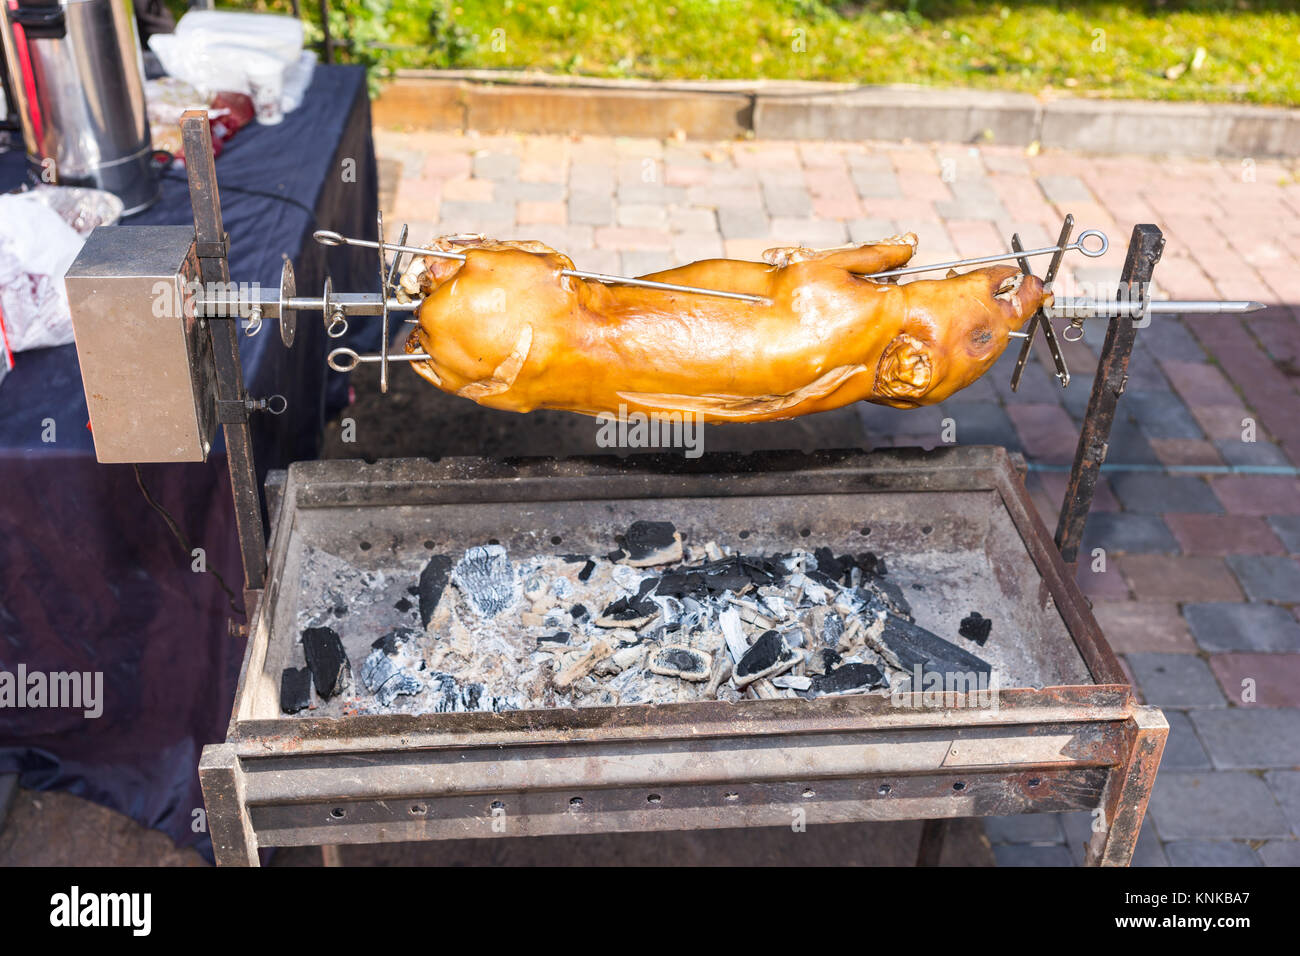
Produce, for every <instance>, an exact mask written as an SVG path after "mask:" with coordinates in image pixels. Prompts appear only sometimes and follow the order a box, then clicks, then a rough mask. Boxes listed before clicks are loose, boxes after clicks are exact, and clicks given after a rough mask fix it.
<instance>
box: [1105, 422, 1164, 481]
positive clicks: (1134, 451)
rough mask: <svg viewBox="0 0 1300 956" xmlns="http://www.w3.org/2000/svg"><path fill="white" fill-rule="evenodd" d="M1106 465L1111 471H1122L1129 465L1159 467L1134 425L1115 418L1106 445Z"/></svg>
mask: <svg viewBox="0 0 1300 956" xmlns="http://www.w3.org/2000/svg"><path fill="white" fill-rule="evenodd" d="M1106 463H1107V464H1108V465H1110V467H1111V469H1122V468H1124V467H1125V466H1131V465H1142V466H1146V465H1159V464H1160V459H1159V458H1158V457H1157V456H1156V453H1155V449H1154V448H1152V447H1151V443H1150V442H1149V441H1147V437H1146V436H1145V435H1144V434H1142V430H1141V429H1140V428H1138V426H1137V425H1136V424H1134V423H1133V422H1131V421H1129V420H1128V419H1118V418H1117V419H1116V421H1115V423H1114V424H1113V425H1111V428H1110V439H1109V440H1108V441H1107V443H1106Z"/></svg>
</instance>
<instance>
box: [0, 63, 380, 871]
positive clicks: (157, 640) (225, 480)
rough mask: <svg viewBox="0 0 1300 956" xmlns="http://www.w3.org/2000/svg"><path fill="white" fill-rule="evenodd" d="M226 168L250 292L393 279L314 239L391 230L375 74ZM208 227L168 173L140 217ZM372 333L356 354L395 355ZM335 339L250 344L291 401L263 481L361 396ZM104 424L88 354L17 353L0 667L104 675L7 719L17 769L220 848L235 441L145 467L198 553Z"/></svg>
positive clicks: (244, 140)
mask: <svg viewBox="0 0 1300 956" xmlns="http://www.w3.org/2000/svg"><path fill="white" fill-rule="evenodd" d="M14 160H15V157H14V156H13V155H12V154H11V155H9V156H6V157H5V159H4V161H0V189H7V188H13V187H14V186H16V185H18V177H20V176H21V169H22V166H21V163H20V162H15V161H14ZM217 175H218V180H219V183H220V188H221V197H222V211H223V215H224V218H225V225H226V229H227V231H228V233H229V235H230V240H231V251H230V266H231V276H232V278H233V279H234V280H235V281H239V282H257V283H260V284H261V285H262V286H263V287H265V288H271V289H274V288H278V286H279V275H280V268H281V258H280V255H281V253H285V254H287V255H288V256H289V257H290V258H291V259H292V260H293V265H294V271H295V273H296V275H297V279H298V289H299V291H300V294H307V295H316V294H319V289H320V287H321V285H322V283H323V282H324V279H325V276H326V274H327V273H328V274H329V275H331V276H332V277H333V280H334V284H335V288H338V289H343V290H349V291H368V290H371V289H373V288H376V287H377V285H378V282H377V279H376V264H375V261H374V256H373V253H369V252H367V251H366V250H358V249H348V248H346V247H340V248H332V249H329V248H326V247H323V246H320V245H318V244H316V243H315V242H312V241H311V238H310V237H311V232H312V230H314V229H317V228H329V229H333V230H336V231H338V232H341V233H343V234H344V235H353V236H363V237H368V238H374V235H375V216H376V211H377V207H378V176H377V167H376V162H375V155H374V144H373V141H372V138H371V132H370V104H369V100H368V97H367V93H366V79H365V72H364V70H363V69H362V68H360V67H348V66H322V67H318V68H317V70H316V74H315V76H314V78H313V82H312V85H311V88H310V89H309V90H308V92H307V95H306V97H305V99H304V101H303V104H302V106H301V107H300V108H299V109H298V110H296V111H294V112H293V113H291V114H289V115H288V116H286V117H285V121H284V122H283V123H282V124H280V125H278V126H271V127H264V126H252V127H248V128H246V129H244V130H241V131H240V132H239V133H238V134H237V135H236V136H235V137H234V138H233V139H232V140H231V141H230V142H229V143H227V147H226V150H225V152H224V153H223V154H222V155H221V157H220V158H219V159H218V160H217ZM190 221H191V214H190V205H189V195H188V190H187V186H186V183H185V178H184V173H183V171H182V172H169V173H167V174H166V176H165V177H164V181H163V189H162V199H161V201H160V202H159V203H158V204H157V205H155V206H154V207H152V208H151V209H148V210H146V211H145V212H143V213H141V214H140V215H138V216H135V217H132V218H131V219H130V220H128V221H127V223H128V224H141V225H146V224H182V223H189V222H190ZM354 325H355V323H354ZM369 325H370V326H371V327H370V328H367V329H354V332H353V333H352V335H351V341H350V342H349V344H351V345H352V346H353V347H355V348H358V349H362V348H366V349H370V350H373V349H374V348H377V347H378V338H377V329H375V328H374V327H373V326H374V323H370V324H369ZM327 341H331V342H332V340H327V339H326V337H325V335H324V328H323V324H322V323H321V321H320V320H319V317H316V318H313V317H312V316H309V315H307V314H303V315H301V316H300V317H299V323H298V332H297V339H296V341H295V343H294V347H293V349H286V348H285V347H284V346H283V345H282V344H281V342H280V340H279V336H278V333H277V330H276V328H275V324H274V323H273V322H268V323H266V325H265V326H264V328H263V331H262V333H261V334H260V335H258V336H257V337H255V338H243V339H242V341H241V347H242V357H243V364H244V377H245V382H246V385H247V388H248V392H249V394H250V395H252V396H254V397H263V396H268V395H271V394H274V393H278V394H282V395H284V396H286V398H287V399H288V403H289V409H288V411H287V412H286V413H285V414H284V415H282V416H279V417H273V416H270V415H265V414H263V415H259V416H256V422H255V430H254V445H255V450H256V456H257V462H258V465H259V468H260V469H261V470H262V472H263V473H264V472H265V470H266V469H268V468H273V467H282V466H284V465H285V464H287V463H288V462H290V461H295V460H302V459H309V458H313V457H315V455H316V452H317V447H318V441H319V436H320V432H321V428H322V426H323V424H324V422H325V420H326V419H327V417H328V416H329V415H331V414H333V413H335V412H336V411H337V410H338V409H339V408H341V407H342V406H343V405H344V404H345V402H346V398H347V377H346V376H344V375H340V374H338V373H334V372H330V371H329V370H328V369H327V368H326V366H325V363H324V355H325V353H326V352H327V351H328V347H329V346H327V344H326V343H327ZM332 344H337V343H332ZM87 420H88V416H87V412H86V403H85V396H84V394H83V392H82V386H81V379H80V372H79V367H78V364H77V356H76V351H75V347H74V346H72V345H67V346H61V347H58V348H51V349H41V350H37V351H32V352H24V353H20V354H19V355H18V356H17V365H16V367H15V368H14V370H13V371H12V372H11V373H10V374H9V376H8V377H7V378H6V379H5V380H4V381H3V383H0V671H7V672H9V673H10V674H15V675H16V674H18V672H19V668H24V669H25V671H26V672H27V673H28V674H33V673H37V672H39V673H41V674H45V675H51V674H54V673H76V674H89V675H90V678H89V683H87V684H85V685H83V686H85V687H87V689H88V690H89V692H90V696H91V697H97V702H96V703H95V705H94V706H91V707H89V708H87V707H86V706H84V704H85V702H82V704H83V705H82V706H78V707H67V706H65V707H48V706H40V707H37V706H27V707H21V708H5V709H0V773H13V772H18V773H20V774H21V777H20V782H21V784H22V785H23V786H25V787H30V788H35V789H62V790H68V791H70V792H72V793H75V794H77V795H78V796H81V797H84V798H86V799H90V800H94V801H95V802H98V803H101V804H104V805H105V806H108V807H111V808H113V809H115V810H118V811H120V812H122V813H125V814H127V815H128V816H130V817H132V818H134V819H135V820H137V821H138V822H140V823H141V824H144V825H145V826H149V827H154V828H156V829H160V830H163V831H164V832H166V833H168V834H169V835H170V836H172V838H173V839H175V840H176V841H177V842H178V843H181V844H192V845H195V846H196V847H197V848H198V849H199V850H200V851H201V852H204V853H205V854H207V855H209V856H210V855H211V843H210V840H209V839H208V836H207V833H206V825H205V819H204V815H203V810H202V808H203V802H202V797H201V794H200V791H199V782H198V776H197V772H196V768H197V765H198V759H199V751H200V749H201V748H202V746H203V745H204V744H205V743H208V742H212V741H218V740H222V739H223V738H224V735H225V727H226V723H227V721H228V719H229V717H230V702H231V700H232V698H233V695H234V690H235V686H236V682H237V679H238V670H239V662H240V660H241V657H242V654H243V641H242V640H240V639H236V638H233V637H231V636H230V634H229V633H228V630H227V622H228V619H229V618H230V617H231V616H232V612H231V604H230V601H229V599H228V598H227V595H226V593H225V592H224V591H223V589H222V587H221V586H220V584H219V582H218V581H217V580H216V578H215V577H214V576H213V574H210V573H207V574H204V573H196V572H195V571H194V570H192V561H193V558H192V557H191V552H190V550H189V549H190V548H203V549H204V552H205V555H204V557H205V560H206V563H207V566H208V567H209V568H212V569H215V570H216V571H217V572H218V573H220V575H221V576H222V577H223V578H224V580H225V582H226V583H227V584H228V585H229V587H230V589H231V590H232V591H233V592H234V593H235V595H236V597H235V602H236V603H238V602H239V601H240V598H239V597H238V595H239V594H240V590H241V585H242V570H241V567H240V562H239V551H238V547H237V544H236V537H235V526H234V515H233V510H232V505H231V498H230V487H229V475H228V472H227V469H226V463H225V455H224V450H223V446H222V445H220V444H218V446H217V447H216V449H214V452H213V455H212V456H211V458H210V460H209V461H208V462H207V463H206V464H193V465H175V464H168V465H145V466H141V469H140V472H141V475H142V477H143V480H144V483H145V485H146V487H147V488H148V489H149V491H150V493H151V494H152V495H153V496H154V497H155V498H156V499H157V501H158V502H159V503H160V504H161V505H162V506H163V507H164V508H165V509H166V510H167V511H168V512H170V514H171V515H172V516H174V518H175V520H176V522H177V524H178V526H179V528H180V529H181V531H182V533H183V536H184V537H185V538H186V539H187V542H186V543H187V544H188V545H189V548H183V547H182V545H181V543H180V542H178V540H177V539H176V538H175V537H174V536H173V534H172V532H171V531H170V530H169V528H168V526H167V524H166V523H165V521H164V520H163V518H162V517H161V516H160V515H159V514H158V513H157V512H156V511H154V510H152V509H151V507H150V506H149V505H148V504H147V503H146V501H145V498H144V496H143V495H142V494H141V490H140V489H139V488H138V487H137V483H136V476H135V472H134V471H133V469H132V467H131V466H129V465H100V464H98V463H97V462H96V460H95V455H94V447H93V443H92V439H91V435H90V432H89V431H88V429H87V427H86V423H87ZM50 439H53V440H50ZM237 619H238V620H241V621H242V618H237ZM96 687H101V688H102V691H101V693H100V694H99V695H96V694H95V688H96ZM95 711H99V714H98V716H91V715H93V714H94V712H95Z"/></svg>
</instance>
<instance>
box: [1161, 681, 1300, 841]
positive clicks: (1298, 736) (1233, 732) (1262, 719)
mask: <svg viewBox="0 0 1300 956" xmlns="http://www.w3.org/2000/svg"><path fill="white" fill-rule="evenodd" d="M1191 718H1192V723H1193V725H1195V727H1196V734H1197V736H1198V737H1200V738H1201V743H1202V744H1204V745H1205V749H1206V751H1207V752H1208V753H1209V755H1210V760H1211V761H1212V762H1213V763H1214V766H1216V767H1218V768H1219V769H1222V770H1255V769H1261V770H1263V769H1272V768H1279V769H1289V768H1291V767H1297V766H1300V710H1290V709H1286V708H1264V707H1232V708H1229V709H1227V710H1194V711H1192V712H1191ZM1161 832H1162V833H1163V832H1164V831H1163V830H1161Z"/></svg>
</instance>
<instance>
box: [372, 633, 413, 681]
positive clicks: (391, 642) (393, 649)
mask: <svg viewBox="0 0 1300 956" xmlns="http://www.w3.org/2000/svg"><path fill="white" fill-rule="evenodd" d="M419 634H420V632H419V631H417V630H416V629H415V628H413V627H395V628H393V629H392V630H391V631H389V632H388V633H387V634H385V635H384V636H383V637H380V638H377V639H375V640H374V641H373V642H372V643H371V645H370V646H371V647H373V648H377V649H379V650H381V651H383V652H384V653H385V654H396V653H397V649H398V648H399V647H401V646H402V645H403V644H405V643H406V642H407V641H409V640H411V638H413V637H418V636H419ZM363 679H364V678H363Z"/></svg>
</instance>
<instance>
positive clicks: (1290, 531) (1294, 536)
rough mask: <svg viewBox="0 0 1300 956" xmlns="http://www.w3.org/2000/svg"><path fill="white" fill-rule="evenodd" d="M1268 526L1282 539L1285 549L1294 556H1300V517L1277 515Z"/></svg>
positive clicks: (1270, 519) (1270, 520)
mask: <svg viewBox="0 0 1300 956" xmlns="http://www.w3.org/2000/svg"><path fill="white" fill-rule="evenodd" d="M1268 526H1269V527H1270V528H1272V529H1273V532H1274V533H1275V534H1276V535H1277V536H1278V538H1280V539H1281V541H1282V545H1283V547H1285V548H1286V549H1287V550H1288V551H1290V552H1291V553H1292V554H1300V515H1275V516H1273V517H1272V518H1269V519H1268Z"/></svg>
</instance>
